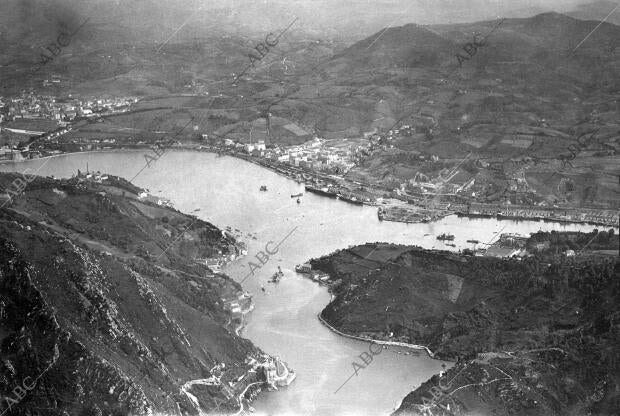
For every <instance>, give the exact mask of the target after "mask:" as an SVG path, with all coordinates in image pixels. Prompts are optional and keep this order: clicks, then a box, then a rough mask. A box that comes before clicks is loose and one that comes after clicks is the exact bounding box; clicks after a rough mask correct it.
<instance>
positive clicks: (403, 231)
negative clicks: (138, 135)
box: [0, 151, 596, 415]
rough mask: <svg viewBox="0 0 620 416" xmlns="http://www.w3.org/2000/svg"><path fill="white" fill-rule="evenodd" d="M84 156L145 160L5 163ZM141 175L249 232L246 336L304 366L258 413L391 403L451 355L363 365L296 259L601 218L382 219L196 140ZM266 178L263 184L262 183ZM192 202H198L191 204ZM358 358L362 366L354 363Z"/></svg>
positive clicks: (65, 165) (389, 357)
mask: <svg viewBox="0 0 620 416" xmlns="http://www.w3.org/2000/svg"><path fill="white" fill-rule="evenodd" d="M87 164H88V166H89V169H90V170H99V171H101V172H106V173H110V174H113V175H119V176H122V177H125V178H128V179H129V178H132V177H134V175H136V174H137V173H138V172H139V171H140V169H142V168H144V167H145V164H146V161H145V159H144V156H143V154H142V153H140V152H135V151H131V152H107V153H106V152H98V153H79V154H72V155H66V156H58V157H55V158H51V159H46V160H33V161H28V162H24V163H19V164H7V165H2V166H0V170H2V171H13V170H15V171H18V172H23V171H24V169H27V168H29V169H30V170H29V171H28V172H27V173H32V172H37V174H39V175H55V176H57V177H70V176H71V175H72V174H75V173H76V172H77V169H80V170H85V169H86V165H87ZM134 183H135V184H136V185H137V186H141V187H145V188H149V189H150V191H151V193H153V194H155V195H162V196H165V197H166V198H169V199H170V200H171V201H172V202H173V203H174V205H175V207H176V208H177V209H179V210H180V211H183V212H186V213H193V214H194V215H197V216H198V217H200V218H201V219H204V220H206V221H210V222H212V223H213V224H215V225H216V226H218V227H220V228H221V229H226V227H230V230H231V232H232V233H235V234H238V235H240V238H241V239H243V240H244V241H246V242H247V244H248V255H247V256H246V257H244V258H241V259H238V260H236V261H235V262H233V263H231V264H229V265H228V266H227V267H225V269H224V272H225V273H227V274H228V275H229V276H231V277H232V278H233V279H235V280H237V281H239V282H241V281H243V283H242V285H243V287H244V289H245V290H248V291H249V292H251V293H252V294H253V295H254V302H255V308H254V310H253V312H252V313H251V314H250V315H249V316H248V317H247V322H246V327H245V329H244V330H243V331H242V332H241V335H242V336H243V337H245V338H248V339H250V340H251V341H252V342H253V343H254V344H256V345H257V346H258V347H260V348H261V349H263V350H264V351H265V352H267V353H269V354H271V355H277V356H279V357H280V358H282V360H284V361H285V362H287V363H288V364H289V365H290V366H291V367H292V368H293V369H294V370H295V371H296V372H297V378H296V380H295V381H294V382H293V383H292V384H291V385H290V386H289V387H286V388H283V389H281V390H280V391H278V392H263V393H262V394H261V395H260V396H259V398H258V399H257V400H256V401H255V402H254V403H253V405H252V406H253V407H254V408H256V410H257V413H258V414H269V415H288V414H295V415H299V414H308V415H310V414H313V415H314V414H320V415H349V414H351V415H380V414H388V413H390V412H391V411H392V410H393V409H394V408H395V407H396V406H398V404H399V403H400V401H401V400H402V399H403V398H404V397H405V396H406V395H407V394H408V393H409V392H411V391H412V390H414V389H415V388H416V387H418V386H419V385H420V384H421V383H422V382H424V381H426V380H427V379H428V378H430V377H431V376H432V375H433V374H436V373H438V372H439V371H441V370H442V364H444V363H443V362H441V361H438V360H433V359H431V358H429V357H428V356H426V354H424V353H422V354H420V355H417V356H416V355H411V354H410V355H406V354H405V352H406V351H404V350H400V349H399V350H397V349H393V348H390V349H386V350H383V351H382V352H381V353H380V354H377V355H375V356H373V360H372V362H370V363H367V364H366V363H365V362H364V361H363V360H362V358H360V355H362V354H364V353H368V352H369V345H370V344H369V343H367V342H362V341H356V340H352V339H348V338H344V337H341V336H339V335H337V334H335V333H333V332H331V331H330V330H329V329H327V328H326V327H325V326H324V325H322V324H321V323H320V322H319V320H318V319H317V314H318V313H320V312H321V311H322V309H323V308H324V307H325V306H326V305H327V304H328V302H329V301H330V295H329V293H328V292H327V290H326V289H325V288H324V287H322V286H319V285H318V284H316V283H314V282H312V281H310V280H308V279H305V278H303V277H302V276H301V275H299V274H297V273H295V271H294V266H295V265H296V264H299V263H303V262H306V261H307V260H308V259H310V258H313V257H320V256H322V255H326V254H329V253H331V252H333V251H335V250H337V249H342V248H346V247H348V246H350V245H356V244H363V243H366V242H376V241H381V242H392V243H399V244H410V245H418V246H421V247H424V248H433V247H435V248H441V249H445V250H451V251H458V250H459V249H463V248H471V244H469V243H467V240H468V239H476V240H479V241H481V242H486V241H488V240H490V239H492V238H493V237H494V236H495V235H496V234H498V233H502V232H515V233H520V234H523V235H527V234H529V233H531V232H536V231H539V230H543V231H549V230H566V231H573V230H575V231H576V230H580V231H591V230H593V229H594V228H596V227H595V226H590V225H574V224H559V223H547V222H534V221H519V222H516V221H511V220H502V221H500V220H496V219H468V218H458V217H456V216H450V217H446V218H444V219H442V220H441V221H438V222H436V223H429V224H402V223H391V222H380V221H379V220H378V218H377V211H376V208H373V207H367V206H363V207H362V206H356V205H352V204H347V203H344V202H340V201H337V200H334V199H330V198H324V197H321V196H317V195H314V194H309V193H305V191H304V189H303V185H299V184H297V183H296V182H294V181H292V180H290V179H287V178H284V177H282V176H279V175H277V174H276V173H274V172H272V171H269V170H267V169H265V168H262V167H260V166H257V165H254V164H252V163H249V162H245V161H243V160H239V159H235V158H232V157H229V156H223V157H217V156H216V155H214V154H209V153H201V152H191V151H171V152H167V153H166V154H165V155H164V156H162V157H161V158H159V159H158V160H157V161H156V162H155V163H153V162H151V166H149V167H147V168H146V169H144V170H143V171H142V172H141V173H140V174H139V175H138V176H137V177H136V178H135V179H134ZM263 185H264V186H266V187H267V191H266V192H261V191H260V187H261V186H263ZM300 192H303V193H304V195H303V196H302V197H301V198H300V203H299V204H298V203H297V202H296V199H295V198H291V197H290V195H292V194H297V193H300ZM197 209H200V211H196V212H194V211H195V210H197ZM235 229H237V230H238V231H235ZM444 232H449V233H451V234H454V235H455V240H454V241H453V242H452V243H454V244H455V247H450V246H446V245H445V244H443V243H442V242H440V241H438V240H437V239H436V236H437V235H439V234H441V233H444ZM285 237H286V238H285ZM270 242H271V243H270ZM280 242H281V244H279V243H280ZM278 244H279V246H278ZM276 246H278V247H277V250H276V249H275V247H276ZM272 253H273V254H272ZM251 263H252V264H251ZM278 266H279V267H281V269H282V271H283V273H284V276H283V278H282V280H281V281H280V283H278V284H273V283H269V282H268V280H269V279H270V278H271V276H272V275H273V274H274V272H275V271H277V269H278ZM262 288H264V289H265V291H264V292H263V290H262ZM354 362H355V363H357V364H358V365H359V364H361V365H363V368H362V369H359V367H357V371H355V370H356V368H354V364H353V363H354ZM445 364H446V365H448V366H449V365H450V364H449V363H445ZM347 380H348V381H347ZM345 381H346V384H345V385H344V386H342V384H343V383H345Z"/></svg>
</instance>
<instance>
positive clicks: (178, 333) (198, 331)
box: [0, 174, 262, 415]
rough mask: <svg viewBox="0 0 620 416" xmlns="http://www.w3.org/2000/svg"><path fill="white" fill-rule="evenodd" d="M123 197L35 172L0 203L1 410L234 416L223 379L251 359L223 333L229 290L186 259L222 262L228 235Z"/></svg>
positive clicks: (120, 189)
mask: <svg viewBox="0 0 620 416" xmlns="http://www.w3.org/2000/svg"><path fill="white" fill-rule="evenodd" d="M0 180H1V181H2V182H3V186H2V188H3V189H7V187H6V185H7V184H8V183H11V182H12V181H14V180H15V176H14V175H4V174H3V175H0ZM135 191H136V190H135V189H134V188H133V187H132V186H131V185H130V184H128V183H127V182H125V181H123V180H121V179H119V178H113V177H109V178H108V179H106V180H103V181H101V183H97V182H95V181H93V180H86V179H85V178H81V179H78V178H74V179H71V180H53V179H45V178H36V179H34V180H33V181H32V183H30V184H29V185H28V187H27V188H26V190H25V193H23V194H22V195H19V196H14V197H13V198H12V200H11V201H10V202H8V203H6V204H5V206H4V207H3V208H1V209H0V356H1V357H2V358H1V362H0V380H1V381H2V382H1V383H0V384H1V385H2V387H0V389H1V390H2V391H1V395H2V406H3V408H2V410H3V411H5V410H6V411H9V410H10V411H11V412H12V413H11V414H23V415H31V414H46V415H102V414H106V415H125V414H136V415H137V414H149V413H151V412H163V413H165V414H171V415H172V414H174V415H181V414H183V415H185V414H188V415H189V414H199V412H200V410H202V411H214V410H216V409H218V408H219V409H220V411H230V412H234V411H236V410H238V408H239V397H238V395H239V393H240V392H238V391H237V390H235V389H231V388H229V387H228V383H227V382H228V381H230V380H233V379H236V378H238V377H239V376H240V375H245V374H246V373H247V372H248V370H249V369H250V365H249V364H247V362H249V360H248V359H249V358H259V357H261V356H262V353H261V352H260V351H259V350H258V349H257V348H255V347H254V346H253V345H252V344H251V343H250V342H249V341H247V340H244V339H242V338H240V337H238V336H236V335H235V332H234V330H235V329H236V326H237V324H238V322H236V321H235V320H234V319H233V317H232V316H231V313H230V312H229V308H227V303H228V302H230V299H235V300H237V299H239V295H241V288H240V286H239V285H238V284H237V283H235V282H233V281H232V280H230V279H229V278H228V277H226V276H224V275H221V274H214V273H211V272H210V271H209V270H208V269H207V268H206V267H205V266H204V261H202V263H198V262H197V261H194V260H193V259H194V258H207V257H210V258H216V257H223V256H225V255H231V254H234V253H235V251H236V247H235V245H234V244H235V241H234V240H232V239H231V238H228V237H224V236H223V234H222V232H221V231H219V230H218V229H217V228H216V227H214V226H213V225H211V224H208V223H206V222H203V221H201V220H198V219H197V218H193V217H189V216H186V215H183V214H181V213H179V212H177V211H175V210H173V209H170V208H165V207H161V206H158V205H156V204H150V203H147V202H144V201H141V200H139V199H138V198H137V194H136V192H135ZM260 377H261V375H260V374H256V373H251V374H250V375H249V376H248V377H246V379H245V380H244V382H246V383H247V382H251V381H258V379H259V378H260ZM196 380H199V382H198V383H189V382H191V381H196ZM187 383H189V384H187ZM236 387H237V389H239V388H240V385H237V386H236ZM243 387H244V386H243ZM241 390H242V388H241ZM41 409H44V410H41ZM41 412H43V413H41Z"/></svg>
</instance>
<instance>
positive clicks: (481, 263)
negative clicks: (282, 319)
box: [312, 233, 620, 416]
mask: <svg viewBox="0 0 620 416" xmlns="http://www.w3.org/2000/svg"><path fill="white" fill-rule="evenodd" d="M611 235H612V236H613V238H615V240H614V239H613V238H611V239H609V243H610V244H612V245H613V246H614V247H617V237H616V236H614V234H613V233H612V234H611ZM608 236H609V233H605V234H604V235H603V233H601V237H600V238H601V241H602V242H604V241H603V240H605V238H607V237H608ZM543 237H544V236H543ZM577 237H579V238H582V237H583V238H584V239H585V240H591V239H592V238H591V236H590V238H585V237H588V236H584V235H582V236H577ZM605 241H607V240H605ZM601 244H602V243H601ZM312 264H313V267H316V268H319V269H321V270H323V271H325V272H328V273H330V280H331V281H332V282H334V283H336V282H337V284H335V285H334V286H333V289H332V290H333V293H334V294H335V299H334V300H333V302H332V303H330V304H329V305H328V306H327V307H326V308H325V310H324V311H323V312H322V316H323V318H324V319H326V320H327V321H328V322H329V323H330V324H331V325H333V326H334V327H336V328H338V329H339V330H342V331H344V332H347V333H354V334H360V335H365V336H369V337H372V338H376V339H390V340H394V341H401V342H409V343H414V344H423V345H427V346H428V347H429V348H430V349H431V350H432V351H433V352H435V355H436V356H437V357H438V358H443V359H450V360H458V362H457V364H456V365H455V366H454V367H453V368H451V369H450V370H448V371H446V372H444V373H442V374H441V375H437V376H435V377H433V378H432V379H431V380H429V381H428V382H426V383H424V384H423V385H422V386H420V388H418V389H417V390H415V391H414V392H412V393H411V394H409V395H408V396H407V397H406V398H405V399H404V400H403V402H402V404H401V406H400V408H399V409H398V411H397V412H396V413H395V414H397V415H446V416H447V415H487V414H494V415H540V416H543V415H545V416H546V415H584V414H592V415H615V414H618V412H620V354H619V353H618V350H617V345H620V307H619V306H618V305H620V261H619V260H618V258H617V257H615V256H609V255H606V254H601V253H600V252H599V253H594V252H591V253H588V252H587V250H586V251H584V252H582V253H581V254H580V255H579V256H577V257H575V258H573V259H571V258H566V257H565V256H564V255H563V254H562V257H558V256H554V255H553V253H550V254H549V255H547V254H543V255H541V256H536V257H533V258H528V259H524V260H522V261H517V260H501V259H495V258H480V257H472V256H460V255H456V254H451V253H447V252H437V251H428V250H422V249H419V248H414V247H406V246H397V245H391V244H367V245H363V246H358V247H353V248H351V249H348V250H342V251H339V252H337V253H334V254H332V255H330V256H326V257H323V258H320V259H317V260H313V261H312ZM339 280H340V281H339Z"/></svg>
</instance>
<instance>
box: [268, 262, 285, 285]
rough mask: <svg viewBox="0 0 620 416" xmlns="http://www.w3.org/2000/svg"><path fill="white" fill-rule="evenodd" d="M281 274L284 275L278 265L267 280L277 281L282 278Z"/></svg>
mask: <svg viewBox="0 0 620 416" xmlns="http://www.w3.org/2000/svg"><path fill="white" fill-rule="evenodd" d="M282 276H284V273H282V269H281V268H280V266H278V271H277V272H275V273H274V274H273V276H271V280H270V281H269V282H270V283H278V282H279V281H280V279H282Z"/></svg>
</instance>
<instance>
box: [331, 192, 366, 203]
mask: <svg viewBox="0 0 620 416" xmlns="http://www.w3.org/2000/svg"><path fill="white" fill-rule="evenodd" d="M337 196H338V199H340V200H341V201H345V202H348V203H350V204H355V205H364V202H363V201H361V200H359V199H357V198H356V197H354V196H353V195H349V196H345V195H343V194H338V195H337Z"/></svg>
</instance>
